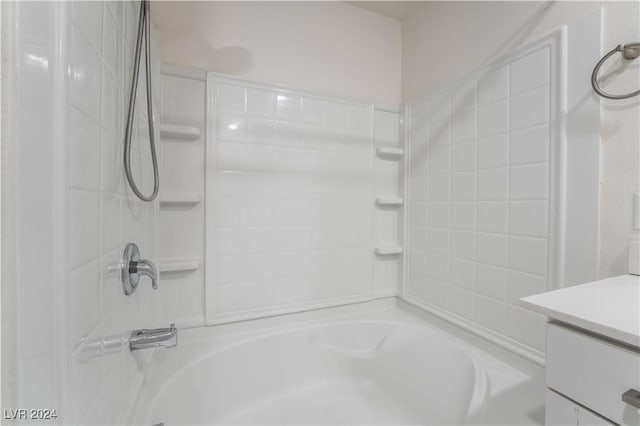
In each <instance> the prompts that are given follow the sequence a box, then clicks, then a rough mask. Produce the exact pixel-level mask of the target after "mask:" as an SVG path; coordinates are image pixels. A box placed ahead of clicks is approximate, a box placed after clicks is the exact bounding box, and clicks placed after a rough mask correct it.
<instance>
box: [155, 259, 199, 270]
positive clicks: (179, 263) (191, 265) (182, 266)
mask: <svg viewBox="0 0 640 426" xmlns="http://www.w3.org/2000/svg"><path fill="white" fill-rule="evenodd" d="M199 268H200V259H165V260H162V259H161V260H160V272H161V273H164V272H188V271H195V270H196V269H199Z"/></svg>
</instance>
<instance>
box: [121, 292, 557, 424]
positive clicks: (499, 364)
mask: <svg viewBox="0 0 640 426" xmlns="http://www.w3.org/2000/svg"><path fill="white" fill-rule="evenodd" d="M358 310H360V311H361V312H358ZM181 334H182V335H181V336H180V337H181V339H180V343H179V346H178V348H175V349H169V350H162V351H159V352H157V354H156V356H155V357H154V358H155V359H154V361H153V367H152V370H151V374H150V379H149V381H148V382H147V383H146V385H145V386H144V388H143V389H142V392H141V395H140V400H139V403H138V408H137V411H136V413H135V417H134V419H133V422H134V423H138V424H147V425H148V424H154V423H159V422H164V423H165V425H174V424H176V425H177V424H280V425H285V424H287V425H288V424H465V423H474V424H478V423H485V424H487V423H502V424H516V423H517V424H535V423H541V422H542V418H543V417H542V415H543V413H541V407H542V406H543V395H544V386H543V384H542V382H541V381H540V380H539V379H534V378H532V377H531V374H526V373H524V372H522V371H518V370H517V369H515V368H513V367H512V366H509V365H508V364H506V363H504V362H503V361H499V360H498V359H496V358H494V357H492V356H491V355H489V354H487V353H485V352H483V351H481V350H479V349H477V348H475V347H473V346H471V345H469V344H468V343H465V342H464V341H461V340H459V339H458V338H456V337H454V336H451V335H449V334H447V333H446V332H444V331H442V330H441V329H439V328H437V327H435V326H433V325H430V324H429V323H426V322H425V321H424V320H421V319H420V318H417V317H415V316H413V315H411V314H409V313H408V312H406V310H403V309H399V308H398V307H396V306H395V304H394V303H391V304H390V303H389V302H384V303H377V304H376V303H374V304H369V305H367V304H365V305H364V306H362V305H360V306H356V307H345V308H334V309H329V310H323V311H320V312H316V313H307V315H304V314H298V315H291V316H286V317H281V318H278V319H269V320H259V321H251V322H247V323H241V324H237V325H230V326H222V327H208V328H199V329H192V330H185V331H183V332H182V333H181ZM514 392H515V395H519V394H520V395H521V396H522V397H521V398H519V399H518V400H517V401H515V400H514V395H513V393H514ZM496 403H497V405H496Z"/></svg>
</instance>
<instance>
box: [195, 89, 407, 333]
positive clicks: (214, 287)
mask: <svg viewBox="0 0 640 426" xmlns="http://www.w3.org/2000/svg"><path fill="white" fill-rule="evenodd" d="M207 89H208V90H209V96H210V97H211V99H210V105H211V106H214V107H213V109H212V110H210V111H209V113H208V116H209V120H211V124H210V126H209V127H208V132H209V136H210V138H209V139H208V147H207V149H208V150H214V151H213V152H214V154H209V155H210V158H213V159H214V160H213V161H212V162H211V163H210V165H209V168H208V169H207V175H208V176H207V182H208V183H209V184H211V185H209V184H208V186H207V203H208V205H210V206H211V209H207V211H208V213H207V223H208V224H211V226H212V232H211V233H210V234H209V235H210V236H209V237H208V239H207V252H208V253H209V254H210V256H209V257H208V261H207V264H206V268H207V280H206V282H207V321H208V322H214V323H216V322H217V323H219V322H225V321H231V320H235V319H240V318H248V317H258V316H263V315H267V314H269V313H273V312H284V311H293V310H300V309H303V308H305V307H308V306H317V305H321V304H324V305H328V304H337V303H344V302H345V301H350V300H351V301H352V300H366V299H369V298H370V297H371V295H372V259H373V255H372V238H373V237H372V233H373V217H372V213H373V200H374V197H373V184H372V183H373V168H372V162H373V137H372V136H373V120H372V119H373V117H372V108H371V107H370V106H368V105H362V104H352V103H347V102H343V101H337V100H329V99H323V98H318V97H314V96H307V95H302V94H299V93H294V92H283V91H279V90H276V89H274V88H272V87H268V86H256V85H253V84H247V83H242V82H239V81H234V80H223V79H218V78H214V76H210V77H209V79H208V83H207ZM212 101H213V102H212ZM393 118H394V117H384V118H383V121H382V122H381V123H379V125H380V137H381V138H386V139H389V140H390V141H394V140H397V137H396V136H395V135H397V132H396V127H395V122H394V121H393ZM384 119H386V121H387V122H388V123H387V122H385V121H384ZM387 172H389V171H387ZM380 176H381V179H384V178H385V177H386V175H384V172H383V171H381V172H380ZM396 182H397V181H396ZM376 220H377V221H378V222H381V223H383V224H384V225H383V226H385V227H386V226H389V227H392V226H393V225H394V224H393V223H391V222H393V221H394V218H392V217H385V216H383V215H381V216H378V217H376ZM380 267H381V268H382V269H383V270H385V273H386V274H387V275H388V276H391V275H393V274H394V272H395V271H394V270H393V265H387V264H384V265H380ZM394 283H395V282H394Z"/></svg>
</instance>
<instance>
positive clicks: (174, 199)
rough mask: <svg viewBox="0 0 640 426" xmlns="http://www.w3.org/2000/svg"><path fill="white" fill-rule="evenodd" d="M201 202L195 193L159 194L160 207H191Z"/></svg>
mask: <svg viewBox="0 0 640 426" xmlns="http://www.w3.org/2000/svg"><path fill="white" fill-rule="evenodd" d="M201 200H202V197H201V196H200V194H199V193H196V192H163V193H161V194H160V205H161V206H192V205H195V204H198V203H199V202H200V201H201Z"/></svg>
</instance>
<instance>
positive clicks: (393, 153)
mask: <svg viewBox="0 0 640 426" xmlns="http://www.w3.org/2000/svg"><path fill="white" fill-rule="evenodd" d="M376 153H377V154H378V156H380V157H388V158H394V159H398V158H401V157H402V156H403V155H404V149H402V148H395V147H391V146H381V147H380V148H378V149H376Z"/></svg>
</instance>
